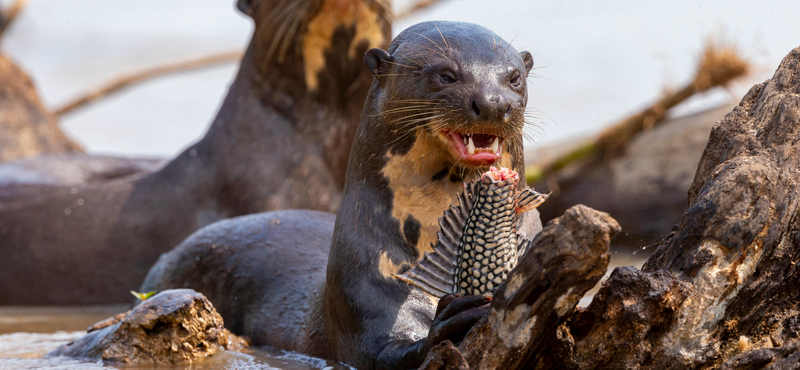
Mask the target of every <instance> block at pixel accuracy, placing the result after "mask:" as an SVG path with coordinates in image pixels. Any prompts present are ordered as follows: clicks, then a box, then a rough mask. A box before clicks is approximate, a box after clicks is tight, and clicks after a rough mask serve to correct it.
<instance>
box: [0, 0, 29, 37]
mask: <svg viewBox="0 0 800 370" xmlns="http://www.w3.org/2000/svg"><path fill="white" fill-rule="evenodd" d="M25 2H27V0H17V1H15V2H14V4H11V6H9V7H8V9H7V10H5V11H3V10H2V9H0V38H2V37H3V32H5V30H6V29H7V28H8V26H9V25H10V24H11V23H12V22H14V19H15V18H17V15H19V12H20V10H22V7H23V6H25ZM0 41H1V39H0Z"/></svg>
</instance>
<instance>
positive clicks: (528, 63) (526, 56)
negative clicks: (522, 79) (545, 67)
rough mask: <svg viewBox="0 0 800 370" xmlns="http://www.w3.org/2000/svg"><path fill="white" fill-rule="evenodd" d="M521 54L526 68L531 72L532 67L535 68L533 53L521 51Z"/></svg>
mask: <svg viewBox="0 0 800 370" xmlns="http://www.w3.org/2000/svg"><path fill="white" fill-rule="evenodd" d="M519 56H521V57H522V62H523V63H525V70H526V71H528V72H530V71H531V68H533V55H531V53H529V52H527V51H521V52H519Z"/></svg>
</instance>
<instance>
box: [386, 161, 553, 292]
mask: <svg viewBox="0 0 800 370" xmlns="http://www.w3.org/2000/svg"><path fill="white" fill-rule="evenodd" d="M518 184H519V174H517V173H516V172H515V171H513V170H511V169H508V168H503V167H500V168H499V169H498V168H496V167H494V166H492V167H491V168H490V169H489V170H488V171H487V172H484V173H483V174H482V175H481V177H480V179H479V180H478V181H477V182H476V181H475V180H472V181H470V182H469V183H464V184H463V186H464V191H463V192H462V193H461V194H459V195H458V204H456V205H451V206H450V208H448V209H446V210H445V211H444V214H443V215H442V217H440V218H439V227H440V229H439V232H438V234H437V236H438V240H437V242H436V244H435V245H434V244H432V247H433V252H431V253H428V252H425V253H424V255H423V257H422V259H421V260H419V262H417V263H416V264H415V265H413V266H411V268H409V269H408V270H406V271H405V272H403V273H400V274H392V275H393V276H394V277H395V278H396V279H398V280H400V281H402V282H405V283H406V284H409V285H413V286H415V287H417V288H419V289H421V290H422V291H424V292H426V293H428V294H430V295H432V296H435V297H439V298H441V297H443V296H445V295H447V294H462V295H480V294H483V295H490V294H493V292H494V290H495V289H497V287H498V286H499V285H500V284H502V283H503V282H504V281H505V280H506V278H507V277H508V273H509V272H511V270H512V269H513V268H514V267H515V266H516V265H517V261H518V260H519V258H520V257H521V256H522V255H523V254H524V253H525V251H527V249H528V248H529V247H530V244H531V242H532V241H531V240H528V239H524V238H518V236H517V230H518V229H519V221H520V219H521V218H520V217H518V216H519V215H520V214H522V213H523V212H527V211H530V210H532V209H534V208H536V207H539V206H540V205H541V204H542V203H544V201H545V200H547V198H548V197H549V196H550V194H542V193H539V192H536V191H535V190H534V189H533V188H530V187H525V188H524V189H521V190H520V189H518Z"/></svg>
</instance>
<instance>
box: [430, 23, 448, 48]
mask: <svg viewBox="0 0 800 370" xmlns="http://www.w3.org/2000/svg"><path fill="white" fill-rule="evenodd" d="M433 26H434V27H436V30H437V31H439V36H442V41H444V47H446V48H447V50H450V46H449V45H447V40H445V38H444V34H442V30H440V29H439V26H437V25H436V22H433Z"/></svg>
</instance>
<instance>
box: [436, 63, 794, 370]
mask: <svg viewBox="0 0 800 370" xmlns="http://www.w3.org/2000/svg"><path fill="white" fill-rule="evenodd" d="M798 189H800V48H797V49H795V50H793V51H792V52H791V53H790V54H789V55H788V56H787V57H786V58H784V60H783V62H782V63H781V65H780V67H779V68H778V70H777V71H776V72H775V75H774V76H773V78H772V79H770V80H768V81H766V82H764V83H762V84H759V85H756V86H754V87H753V88H752V89H751V90H750V91H749V92H748V93H747V95H745V97H744V98H743V99H742V101H741V102H740V103H739V105H738V106H736V107H735V108H734V109H733V111H731V112H730V113H728V115H727V116H725V118H724V119H723V120H722V121H720V122H718V123H717V124H716V125H715V126H714V128H713V130H712V132H711V137H710V139H709V142H708V145H707V147H706V150H705V152H704V153H703V157H702V159H701V161H700V164H699V166H698V169H697V172H696V174H695V178H694V182H693V184H692V187H691V188H690V189H689V205H688V208H687V210H686V212H685V213H684V215H683V219H682V221H681V222H680V224H679V225H678V226H677V227H676V228H675V229H674V231H673V232H672V234H670V235H669V236H668V237H667V238H666V239H665V240H664V241H663V242H662V243H661V245H660V246H659V248H658V249H657V251H656V252H655V253H654V254H653V256H651V257H650V259H649V260H648V261H647V263H646V264H645V265H644V267H643V268H642V270H641V271H640V270H637V269H634V268H624V267H623V268H617V269H616V270H614V272H613V273H612V274H611V276H610V277H609V279H608V280H607V281H606V282H605V283H604V284H603V286H602V288H601V289H600V291H599V292H598V293H597V295H596V296H595V297H594V300H593V301H592V303H591V304H590V305H589V306H588V307H587V308H586V309H577V310H575V309H574V308H573V307H574V304H567V305H558V304H555V305H553V304H552V299H551V298H549V297H560V296H561V295H562V294H564V292H566V291H568V287H576V288H574V289H573V293H577V292H580V291H581V290H583V289H582V287H583V286H585V285H583V284H581V283H579V282H582V281H583V282H586V283H588V282H589V281H591V280H592V279H593V277H594V276H596V274H597V271H596V269H595V268H589V267H588V265H590V264H600V259H596V258H595V259H592V258H591V257H589V256H590V255H594V253H596V252H594V248H586V251H587V252H586V253H587V255H577V254H576V255H575V256H574V257H573V258H576V259H577V258H579V257H580V258H584V259H585V261H586V262H584V263H586V264H587V267H584V268H582V269H581V268H579V267H577V265H574V264H573V262H569V260H568V259H564V260H563V261H562V262H561V263H559V264H553V265H551V267H550V269H548V268H547V266H548V265H547V263H548V262H547V260H543V262H540V263H541V265H539V266H537V265H535V264H533V263H531V260H532V259H538V258H542V256H548V255H559V254H565V253H566V252H565V251H563V250H564V249H567V250H569V249H571V250H575V251H577V250H580V247H577V246H578V245H587V242H588V244H589V245H599V244H602V243H603V242H602V241H600V240H604V238H595V241H588V240H585V239H581V240H575V241H565V240H563V239H561V240H559V239H558V238H564V237H565V236H563V235H559V236H558V237H557V238H553V239H552V240H545V239H547V238H548V234H547V231H548V229H552V225H551V224H548V226H546V227H545V230H544V231H543V232H542V235H541V237H540V238H539V239H537V241H536V242H535V243H536V245H537V246H538V248H537V249H533V251H534V252H535V253H532V254H529V255H526V256H524V257H523V259H522V260H521V262H520V267H519V268H518V269H517V270H515V271H514V272H512V275H511V276H510V277H509V280H508V283H507V286H506V287H505V288H504V289H501V291H499V292H498V293H497V296H496V297H495V300H494V301H493V302H492V311H491V312H490V314H489V316H488V318H487V319H486V320H484V322H482V323H480V324H478V326H476V327H475V328H473V330H472V331H471V332H470V334H468V336H467V339H465V341H464V342H463V343H461V345H460V346H459V348H458V350H459V351H460V353H461V354H462V356H463V358H464V359H466V361H467V362H468V364H469V365H468V366H469V368H471V369H489V368H503V369H518V368H560V369H562V368H565V369H597V368H603V369H605V368H612V369H619V368H644V369H708V368H725V369H754V368H765V367H766V368H774V369H789V368H792V369H794V368H798V366H800V365H798V359H800V344H798V338H800V266H798V261H800V224H798V222H797V220H798V216H799V215H800V213H798V211H799V209H798V205H800V191H798ZM574 210H575V209H574ZM576 211H578V210H576ZM569 213H570V212H569V211H568V212H567V214H565V216H563V217H562V219H569V217H570V216H569ZM583 213H588V211H583ZM562 222H563V221H562ZM605 222H606V225H608V224H609V222H608V221H605ZM565 223H568V222H565ZM577 224H579V223H576V224H573V225H577ZM602 224H603V220H601V218H600V217H597V218H596V219H590V220H587V221H586V222H585V223H584V225H585V226H583V228H586V227H590V228H591V227H595V228H596V229H597V230H604V231H605V230H607V229H608V228H609V227H608V226H606V228H605V229H604V228H603V227H602V226H600V225H602ZM566 229H568V230H569V232H570V234H569V235H576V233H578V234H577V235H580V233H585V232H586V230H581V229H576V228H574V226H573V227H567V228H566ZM612 229H613V228H612ZM609 233H610V232H609ZM587 235H592V234H587ZM543 248H549V249H550V250H546V251H542V250H541V249H543ZM589 251H591V252H589ZM529 253H530V252H529ZM566 255H569V253H566ZM576 262H577V261H576ZM576 262H575V263H576ZM519 270H522V271H525V273H524V274H523V273H522V272H520V273H516V272H517V271H519ZM541 271H547V273H546V274H544V277H543V274H542V272H541ZM579 274H583V276H577V275H579ZM523 275H524V278H523V279H522V281H521V282H515V281H514V277H516V276H523ZM555 276H564V278H563V279H558V280H553V279H552V278H551V277H555ZM517 285H519V286H521V287H523V288H520V289H514V287H515V286H517ZM527 287H531V288H534V289H532V290H530V291H529V292H530V293H527V297H526V296H525V293H526V292H525V290H524V289H527ZM507 291H513V292H516V294H515V295H513V296H512V297H506V296H505V295H506V294H508V293H506V292H507ZM580 294H582V293H580ZM509 298H510V299H509ZM571 300H572V299H571V298H570V297H569V295H567V297H566V298H564V301H570V303H571ZM521 302H525V305H521V304H520V303H521ZM539 302H542V303H548V304H546V305H545V304H539V305H537V303H539ZM528 305H529V307H530V308H523V309H522V312H520V313H524V315H522V314H516V315H513V314H509V313H513V312H515V311H514V309H518V307H528ZM564 309H567V310H568V312H565V313H564V314H563V315H560V314H559V313H560V310H564ZM537 310H538V311H537ZM534 311H537V312H536V313H535V314H533V312H534ZM501 313H503V314H502V315H501ZM534 316H535V317H537V318H538V319H537V320H536V321H535V322H532V321H533V320H531V318H532V317H534ZM562 316H563V318H564V319H561V317H562ZM556 317H558V319H556ZM545 318H547V319H545ZM520 324H522V325H524V326H523V327H524V329H525V330H520V329H521V328H523V327H520ZM553 325H557V327H555V328H552V326H553ZM527 326H529V328H527ZM517 330H519V331H517ZM509 333H515V334H517V335H515V336H511V337H509V336H508V334H509ZM509 338H514V339H515V340H516V341H509ZM510 343H511V344H515V345H516V347H514V348H513V349H509V344H510ZM438 348H444V349H446V348H447V347H446V346H441V347H438ZM430 356H431V358H433V357H436V356H440V352H437V351H432V353H431V354H430ZM448 356H449V357H448V358H457V357H458V356H454V355H453V354H452V353H450V354H448ZM441 358H443V357H441ZM465 366H467V365H465ZM439 368H447V367H442V366H440V367H439ZM453 368H458V367H453ZM462 368H466V367H462Z"/></svg>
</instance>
